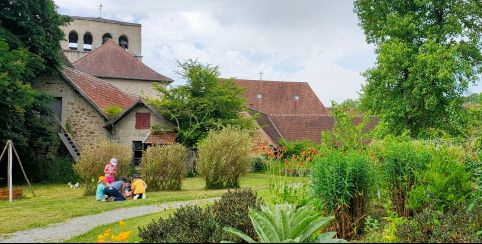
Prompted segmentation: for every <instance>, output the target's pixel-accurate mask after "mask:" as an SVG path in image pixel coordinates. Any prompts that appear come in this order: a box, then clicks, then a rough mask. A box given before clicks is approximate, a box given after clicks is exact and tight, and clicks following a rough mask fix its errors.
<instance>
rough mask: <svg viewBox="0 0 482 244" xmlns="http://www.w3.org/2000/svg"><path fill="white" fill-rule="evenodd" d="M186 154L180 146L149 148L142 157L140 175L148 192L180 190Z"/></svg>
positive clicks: (185, 171)
mask: <svg viewBox="0 0 482 244" xmlns="http://www.w3.org/2000/svg"><path fill="white" fill-rule="evenodd" d="M187 156H188V152H187V149H186V147H184V146H183V145H181V144H174V145H166V146H154V147H149V148H148V149H147V150H146V152H145V153H144V155H143V157H142V162H141V174H142V176H143V177H144V180H145V181H146V183H147V185H148V186H149V189H150V190H153V191H159V190H161V191H164V190H177V191H179V190H181V186H182V181H183V180H184V179H185V178H186V175H187V170H186V161H187Z"/></svg>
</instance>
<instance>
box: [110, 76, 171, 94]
mask: <svg viewBox="0 0 482 244" xmlns="http://www.w3.org/2000/svg"><path fill="white" fill-rule="evenodd" d="M102 80H105V81H107V82H109V83H111V84H112V85H114V86H115V87H117V88H119V89H120V90H122V91H123V92H125V93H128V94H131V95H135V96H140V97H148V98H159V97H160V96H161V94H160V93H159V92H157V91H156V90H154V83H156V82H152V81H143V80H127V79H113V78H102ZM158 84H160V85H162V86H164V87H166V83H158Z"/></svg>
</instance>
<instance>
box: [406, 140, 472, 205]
mask: <svg viewBox="0 0 482 244" xmlns="http://www.w3.org/2000/svg"><path fill="white" fill-rule="evenodd" d="M432 150H433V151H432V159H431V161H430V162H429V163H428V165H427V169H426V170H425V171H423V172H420V173H419V175H417V178H418V181H419V182H418V184H417V186H416V187H415V189H413V191H412V192H410V199H409V205H410V207H411V208H412V209H413V210H418V211H420V210H422V209H423V208H426V207H430V208H431V209H434V210H440V211H445V210H446V209H447V208H448V207H450V206H451V205H454V204H456V205H457V206H458V205H460V204H462V203H466V202H467V200H468V199H469V197H470V194H471V193H472V192H473V190H474V188H473V185H472V181H471V177H470V176H471V175H470V173H469V172H467V171H466V169H465V165H464V163H463V162H464V160H463V157H464V155H463V152H462V150H460V148H458V147H454V146H452V147H449V146H446V145H441V146H439V147H438V148H434V149H432Z"/></svg>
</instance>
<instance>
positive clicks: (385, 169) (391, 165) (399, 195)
mask: <svg viewBox="0 0 482 244" xmlns="http://www.w3.org/2000/svg"><path fill="white" fill-rule="evenodd" d="M370 154H371V155H373V156H374V157H375V159H376V160H377V162H378V163H379V165H380V168H381V171H382V178H383V181H384V183H385V185H386V188H387V190H388V192H389V193H390V197H391V202H392V205H393V207H394V208H395V209H394V210H395V212H396V213H397V214H398V215H399V216H403V217H408V216H409V215H410V209H409V208H408V206H407V203H408V196H409V194H410V192H411V191H412V189H413V188H414V187H415V186H416V182H417V179H416V174H417V173H419V172H421V171H423V170H424V168H425V167H426V165H427V163H428V162H429V161H430V158H431V155H430V153H429V152H428V151H427V150H424V149H423V147H421V146H417V145H416V143H415V142H413V141H410V140H409V138H408V139H407V138H406V139H403V138H393V137H389V138H386V139H385V140H384V141H378V142H374V143H373V144H372V145H371V147H370Z"/></svg>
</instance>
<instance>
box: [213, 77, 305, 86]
mask: <svg viewBox="0 0 482 244" xmlns="http://www.w3.org/2000/svg"><path fill="white" fill-rule="evenodd" d="M221 79H223V80H235V81H253V82H275V83H285V84H286V83H295V84H309V83H308V82H307V81H283V80H252V79H240V78H234V77H233V78H221Z"/></svg>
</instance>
